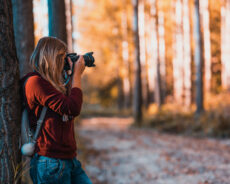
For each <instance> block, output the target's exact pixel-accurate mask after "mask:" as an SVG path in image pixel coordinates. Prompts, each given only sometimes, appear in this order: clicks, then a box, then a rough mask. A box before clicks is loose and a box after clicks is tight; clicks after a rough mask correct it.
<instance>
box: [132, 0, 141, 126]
mask: <svg viewBox="0 0 230 184" xmlns="http://www.w3.org/2000/svg"><path fill="white" fill-rule="evenodd" d="M138 7H139V0H135V1H134V33H135V55H136V56H135V57H136V58H135V84H134V95H133V113H134V119H135V122H136V123H138V124H141V120H142V81H141V62H140V44H139V40H140V39H139V28H138V25H139V14H138V9H139V8H138Z"/></svg>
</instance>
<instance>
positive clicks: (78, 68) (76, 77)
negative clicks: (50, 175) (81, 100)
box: [71, 55, 85, 89]
mask: <svg viewBox="0 0 230 184" xmlns="http://www.w3.org/2000/svg"><path fill="white" fill-rule="evenodd" d="M71 68H72V66H71ZM84 70H85V61H84V58H83V56H82V55H81V56H80V57H79V59H78V60H77V62H76V63H75V66H74V73H73V81H72V88H74V87H77V88H80V89H81V76H82V74H83V72H84Z"/></svg>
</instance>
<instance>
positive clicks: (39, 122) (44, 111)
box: [23, 77, 47, 142]
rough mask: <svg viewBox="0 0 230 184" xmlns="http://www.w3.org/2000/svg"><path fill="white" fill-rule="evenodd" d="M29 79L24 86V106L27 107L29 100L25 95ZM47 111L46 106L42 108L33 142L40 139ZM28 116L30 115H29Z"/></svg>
mask: <svg viewBox="0 0 230 184" xmlns="http://www.w3.org/2000/svg"><path fill="white" fill-rule="evenodd" d="M29 78H30V77H28V78H27V79H26V80H25V82H24V85H23V93H24V98H25V100H26V102H24V103H25V104H24V105H25V106H26V104H27V98H26V93H25V86H26V82H27V81H28V79H29ZM25 106H24V107H25ZM46 111H47V107H45V106H44V107H43V108H42V111H41V114H40V117H39V119H38V120H37V126H36V130H35V133H34V136H33V142H36V140H37V138H38V134H39V132H40V130H41V126H42V123H43V120H44V118H45V115H46ZM27 115H28V113H27Z"/></svg>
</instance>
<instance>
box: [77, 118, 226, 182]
mask: <svg viewBox="0 0 230 184" xmlns="http://www.w3.org/2000/svg"><path fill="white" fill-rule="evenodd" d="M131 122H132V119H131V118H89V119H83V120H82V123H81V127H80V128H79V130H78V133H79V136H80V137H81V138H82V139H83V140H84V145H85V146H86V152H87V155H88V157H87V159H88V164H87V165H86V172H87V173H88V175H89V176H90V178H92V180H93V183H94V184H106V183H108V184H230V140H221V141H220V140H215V139H207V138H205V139H198V138H189V137H183V136H174V135H168V134H162V133H157V132H155V131H153V130H146V129H129V128H128V127H129V125H130V123H131Z"/></svg>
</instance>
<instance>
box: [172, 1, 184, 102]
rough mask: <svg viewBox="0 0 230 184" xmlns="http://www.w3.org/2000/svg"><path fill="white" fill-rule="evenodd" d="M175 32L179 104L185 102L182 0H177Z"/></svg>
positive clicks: (175, 93) (176, 81)
mask: <svg viewBox="0 0 230 184" xmlns="http://www.w3.org/2000/svg"><path fill="white" fill-rule="evenodd" d="M174 7H175V25H176V26H175V34H174V58H173V78H174V80H173V81H174V87H173V89H174V99H175V101H176V102H177V103H178V104H181V105H182V104H183V79H184V76H183V75H184V74H183V73H184V69H183V14H182V13H183V9H182V8H183V6H182V1H181V0H175V3H174Z"/></svg>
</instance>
